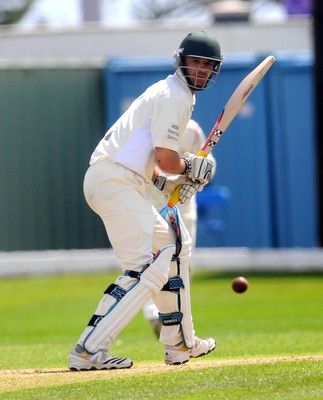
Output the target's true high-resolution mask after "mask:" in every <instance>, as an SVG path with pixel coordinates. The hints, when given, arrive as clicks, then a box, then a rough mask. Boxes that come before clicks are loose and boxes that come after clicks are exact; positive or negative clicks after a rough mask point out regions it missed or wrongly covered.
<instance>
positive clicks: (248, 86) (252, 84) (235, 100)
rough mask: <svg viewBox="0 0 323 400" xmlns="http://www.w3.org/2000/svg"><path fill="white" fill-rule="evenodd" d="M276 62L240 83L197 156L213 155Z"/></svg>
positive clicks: (267, 61)
mask: <svg viewBox="0 0 323 400" xmlns="http://www.w3.org/2000/svg"><path fill="white" fill-rule="evenodd" d="M275 61H276V59H275V57H274V56H268V57H266V58H265V59H264V60H263V61H262V62H261V63H260V64H259V65H258V66H257V67H256V68H255V69H254V70H252V71H251V72H250V73H249V74H248V75H247V76H246V77H245V78H244V79H243V80H242V81H241V82H240V84H239V85H238V86H237V88H236V89H235V91H234V92H233V93H232V95H231V97H230V99H229V100H228V101H227V103H226V105H225V106H224V108H223V111H222V112H221V114H220V115H219V117H218V119H217V121H216V123H215V125H214V126H213V128H212V130H211V132H210V134H209V136H208V138H207V139H206V141H205V143H204V145H203V146H202V148H201V150H200V151H199V152H198V153H197V155H199V156H203V157H207V155H208V154H210V153H211V151H212V150H213V149H214V147H215V145H216V144H217V143H218V141H219V140H220V139H221V137H222V135H223V133H224V132H225V131H226V129H227V128H228V126H229V125H230V123H231V122H232V120H233V119H234V117H235V116H236V115H237V114H238V112H239V111H240V109H241V107H242V106H243V104H244V103H245V102H246V101H247V99H248V98H249V96H250V95H251V93H252V92H253V91H254V89H255V88H256V86H257V85H258V83H259V82H260V81H261V79H262V78H263V77H264V76H265V74H266V73H267V72H268V70H269V69H270V68H271V66H272V65H273V64H274V62H275ZM180 188H181V186H178V187H177V188H176V189H175V191H174V193H173V194H172V196H171V197H170V199H169V201H168V207H174V206H175V205H176V204H177V203H178V200H179V191H180Z"/></svg>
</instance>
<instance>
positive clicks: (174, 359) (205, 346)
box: [165, 336, 216, 365]
mask: <svg viewBox="0 0 323 400" xmlns="http://www.w3.org/2000/svg"><path fill="white" fill-rule="evenodd" d="M215 347H216V343H215V340H214V339H212V338H208V339H200V338H198V337H197V336H194V346H193V347H192V348H190V349H188V348H187V347H186V346H185V344H184V342H181V343H179V344H178V345H176V346H167V345H166V346H165V363H166V364H170V365H179V364H184V363H186V362H187V361H188V360H189V359H190V358H197V357H201V356H205V355H206V354H208V353H210V351H212V350H214V349H215Z"/></svg>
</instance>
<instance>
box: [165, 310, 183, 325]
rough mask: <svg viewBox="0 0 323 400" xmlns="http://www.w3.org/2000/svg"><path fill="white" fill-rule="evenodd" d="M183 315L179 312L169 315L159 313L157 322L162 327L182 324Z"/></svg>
mask: <svg viewBox="0 0 323 400" xmlns="http://www.w3.org/2000/svg"><path fill="white" fill-rule="evenodd" d="M182 319H183V313H181V312H180V311H178V312H173V313H169V314H161V313H159V321H160V323H161V324H162V325H164V326H172V325H179V324H180V323H181V322H182Z"/></svg>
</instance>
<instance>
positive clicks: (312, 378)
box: [0, 272, 323, 400]
mask: <svg viewBox="0 0 323 400" xmlns="http://www.w3.org/2000/svg"><path fill="white" fill-rule="evenodd" d="M245 275H246V277H247V278H248V279H249V283H250V286H249V289H248V291H247V292H246V293H244V294H236V293H234V292H233V291H232V290H231V287H230V284H231V280H232V278H233V277H234V276H235V274H233V273H231V274H216V273H211V272H204V273H201V272H200V273H195V274H194V275H193V279H192V304H193V316H194V325H195V329H196V333H197V335H198V336H201V337H207V336H212V337H214V338H215V339H216V341H217V343H218V346H217V349H216V351H215V352H213V353H211V354H210V355H208V356H207V357H205V358H204V359H203V358H202V359H199V360H198V361H199V362H203V361H204V360H205V364H207V361H208V360H230V359H234V360H235V359H240V358H241V359H250V358H257V359H258V358H259V359H260V360H261V359H263V358H270V357H271V358H273V357H278V356H304V355H313V356H315V355H323V336H322V331H323V311H322V310H323V275H322V274H319V273H317V274H286V275H284V274H259V273H258V274H255V273H254V274H245ZM115 277H116V274H115V273H113V274H111V273H109V274H93V275H61V276H54V277H20V278H15V279H3V280H0V315H1V324H2V327H1V330H0V351H1V353H0V354H1V357H0V361H1V362H0V370H9V369H10V370H11V369H14V370H18V369H33V368H37V369H40V368H44V369H51V368H66V367H67V358H68V353H69V351H70V349H71V348H72V347H73V345H74V343H75V341H76V340H77V339H78V337H79V335H80V333H81V331H82V330H83V328H84V327H85V324H86V323H87V321H88V319H89V318H90V316H91V315H92V313H93V312H94V310H95V307H96V305H97V303H98V301H99V299H100V298H101V294H102V292H103V291H104V290H105V288H106V287H107V286H108V285H109V284H110V283H111V282H112V281H113V280H114V278H115ZM110 350H111V352H112V353H113V354H115V355H118V356H120V357H122V356H123V357H130V358H132V359H133V361H134V364H135V365H141V364H144V365H146V364H147V363H153V365H156V364H157V365H159V364H160V366H161V367H162V366H163V347H162V345H161V344H160V343H159V342H158V341H157V340H156V339H155V337H154V334H153V333H152V331H151V330H150V326H149V325H148V323H147V322H146V321H145V320H144V318H143V316H142V314H141V313H140V314H138V315H137V316H136V317H135V318H134V320H133V321H132V322H131V323H130V324H129V326H128V327H127V328H126V329H125V330H124V331H123V332H122V333H121V334H120V336H119V338H118V339H117V341H116V342H115V343H114V344H113V346H112V347H111V349H110ZM190 365H192V366H193V365H194V360H192V361H190V362H189V363H188V364H187V365H186V366H181V367H179V368H173V367H169V368H170V370H169V372H168V371H166V372H165V371H161V372H160V373H159V372H158V371H157V373H156V372H153V373H150V374H146V375H142V374H134V376H131V377H130V376H127V375H125V376H123V372H124V371H117V375H115V374H110V375H109V373H110V372H109V371H106V372H105V377H104V378H102V375H98V378H95V376H94V378H93V381H88V382H77V381H76V382H75V383H73V382H69V383H64V382H62V383H59V384H58V383H52V384H51V381H50V379H48V384H47V385H46V386H39V385H38V384H35V385H34V387H32V388H30V389H19V388H16V389H15V387H14V386H13V387H12V388H10V390H8V389H3V388H1V386H0V399H19V400H24V399H64V400H68V399H76V398H77V399H80V400H83V399H106V398H111V397H112V396H113V397H114V398H117V399H151V398H154V399H155V400H156V399H161V398H163V399H170V398H176V399H184V398H185V399H188V398H189V399H208V398H210V399H211V398H212V399H213V398H214V399H215V398H216V399H320V398H323V372H322V371H323V361H322V359H321V360H310V359H304V360H299V361H293V360H290V361H284V362H266V363H264V362H262V363H259V364H252V365H249V364H238V365H226V366H224V365H217V366H208V367H207V368H203V367H199V368H190ZM130 371H131V370H130ZM0 373H1V371H0ZM84 374H85V376H86V374H87V373H86V372H85V373H84ZM100 374H101V373H100ZM6 376H7V375H6ZM70 376H73V375H72V374H71V373H70ZM9 378H10V377H9ZM0 380H1V375H0Z"/></svg>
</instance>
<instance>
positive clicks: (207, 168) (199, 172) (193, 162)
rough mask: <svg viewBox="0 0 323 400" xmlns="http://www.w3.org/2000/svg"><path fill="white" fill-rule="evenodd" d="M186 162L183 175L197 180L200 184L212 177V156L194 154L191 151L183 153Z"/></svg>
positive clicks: (213, 165) (213, 164)
mask: <svg viewBox="0 0 323 400" xmlns="http://www.w3.org/2000/svg"><path fill="white" fill-rule="evenodd" d="M184 161H185V163H186V168H185V171H184V172H183V175H185V176H187V177H188V178H189V179H191V180H192V181H199V183H201V184H207V183H209V182H210V180H211V179H212V176H213V175H214V174H213V171H214V168H215V162H214V160H213V159H212V158H208V157H201V156H196V155H194V154H192V153H185V154H184Z"/></svg>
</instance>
